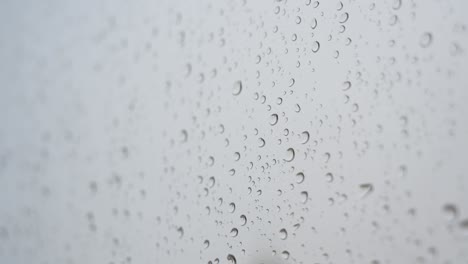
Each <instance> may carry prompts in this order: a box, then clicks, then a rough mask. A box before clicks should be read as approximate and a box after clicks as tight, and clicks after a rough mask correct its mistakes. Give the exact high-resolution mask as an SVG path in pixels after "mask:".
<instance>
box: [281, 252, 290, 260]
mask: <svg viewBox="0 0 468 264" xmlns="http://www.w3.org/2000/svg"><path fill="white" fill-rule="evenodd" d="M281 257H282V258H283V259H289V252H288V251H286V250H285V251H283V252H281Z"/></svg>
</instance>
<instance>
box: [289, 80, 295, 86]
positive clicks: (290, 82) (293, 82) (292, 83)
mask: <svg viewBox="0 0 468 264" xmlns="http://www.w3.org/2000/svg"><path fill="white" fill-rule="evenodd" d="M295 83H296V80H294V78H291V79H290V80H289V87H292V86H293V85H294V84H295Z"/></svg>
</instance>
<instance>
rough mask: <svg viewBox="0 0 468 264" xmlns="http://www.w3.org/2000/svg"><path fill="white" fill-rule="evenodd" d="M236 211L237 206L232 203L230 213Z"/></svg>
mask: <svg viewBox="0 0 468 264" xmlns="http://www.w3.org/2000/svg"><path fill="white" fill-rule="evenodd" d="M234 211H236V204H235V203H230V204H229V212H230V213H231V214H232V213H234Z"/></svg>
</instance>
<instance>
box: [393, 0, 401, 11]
mask: <svg viewBox="0 0 468 264" xmlns="http://www.w3.org/2000/svg"><path fill="white" fill-rule="evenodd" d="M401 4H402V1H401V0H393V5H392V8H393V9H394V10H398V9H400V8H401Z"/></svg>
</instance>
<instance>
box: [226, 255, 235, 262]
mask: <svg viewBox="0 0 468 264" xmlns="http://www.w3.org/2000/svg"><path fill="white" fill-rule="evenodd" d="M227 260H228V262H229V263H230V264H237V260H236V257H234V255H231V254H229V255H227Z"/></svg>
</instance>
